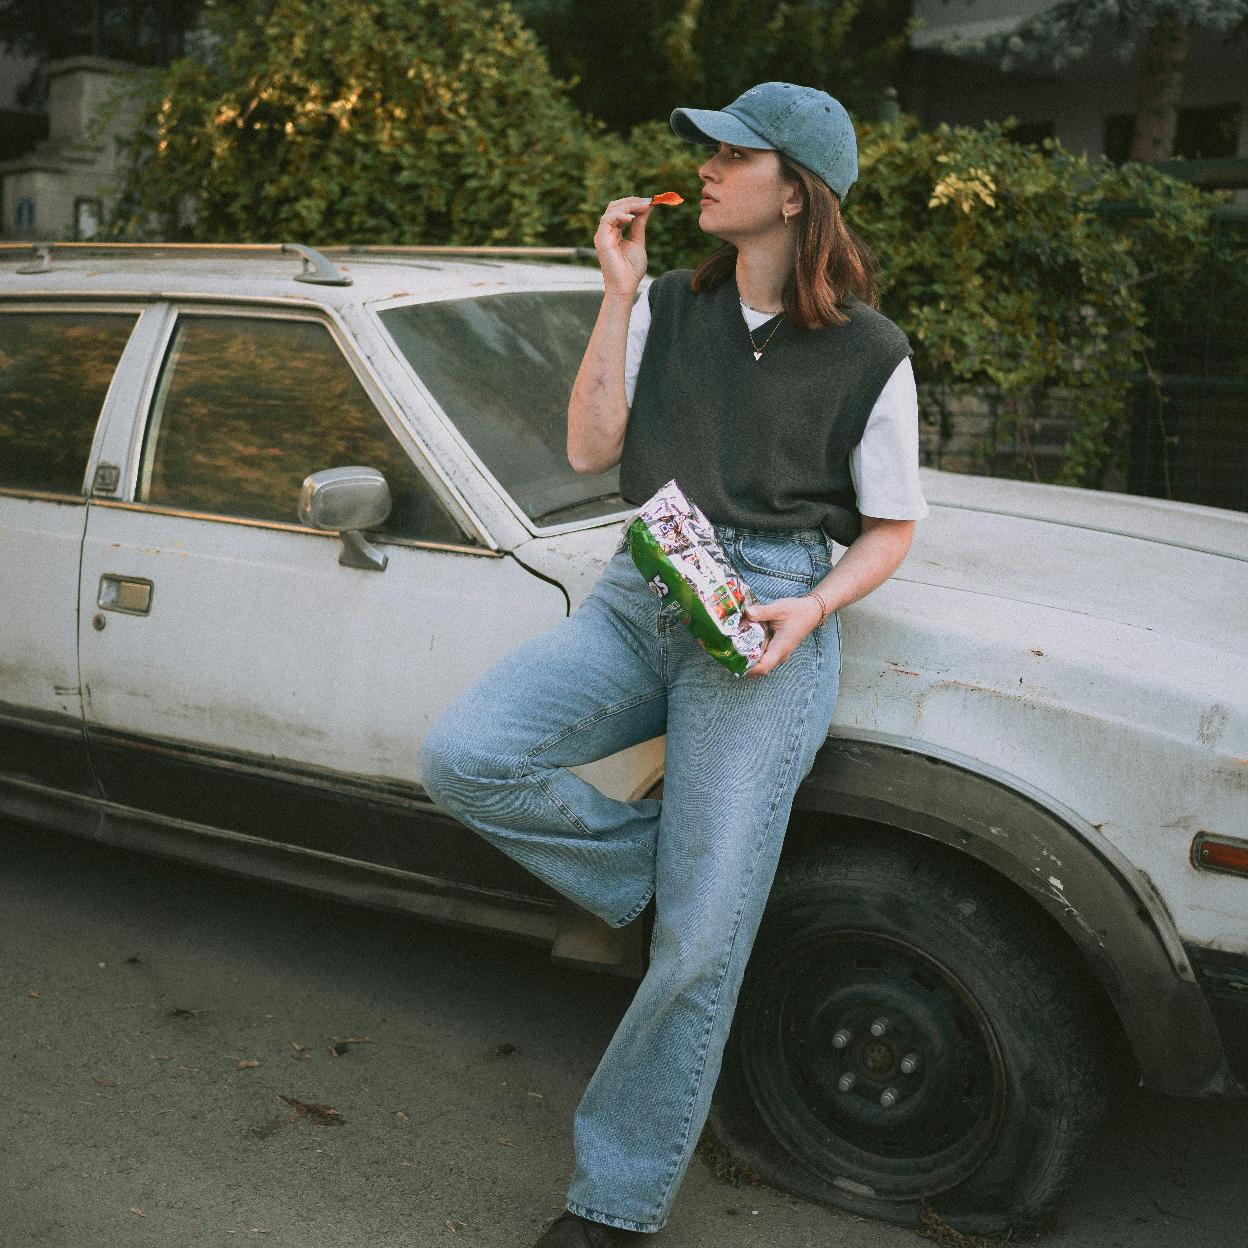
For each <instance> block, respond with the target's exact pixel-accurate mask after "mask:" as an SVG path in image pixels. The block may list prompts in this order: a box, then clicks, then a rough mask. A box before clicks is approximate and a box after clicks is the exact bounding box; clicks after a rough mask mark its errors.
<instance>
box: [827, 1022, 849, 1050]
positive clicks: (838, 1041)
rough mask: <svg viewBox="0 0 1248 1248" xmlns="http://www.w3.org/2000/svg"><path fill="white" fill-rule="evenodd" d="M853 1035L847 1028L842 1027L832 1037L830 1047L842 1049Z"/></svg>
mask: <svg viewBox="0 0 1248 1248" xmlns="http://www.w3.org/2000/svg"><path fill="white" fill-rule="evenodd" d="M853 1038H854V1033H853V1032H852V1031H850V1029H849V1028H848V1027H842V1028H841V1029H840V1031H838V1032H837V1033H836V1035H834V1036H833V1037H832V1047H833V1048H834V1049H843V1048H844V1047H845V1046H846V1045H847V1044H848V1043H849V1042H850V1041H851V1040H852V1039H853Z"/></svg>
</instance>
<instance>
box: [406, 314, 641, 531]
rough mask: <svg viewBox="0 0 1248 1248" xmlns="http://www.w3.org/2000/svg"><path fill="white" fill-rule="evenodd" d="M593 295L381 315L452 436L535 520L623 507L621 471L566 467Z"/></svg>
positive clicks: (563, 518) (590, 326)
mask: <svg viewBox="0 0 1248 1248" xmlns="http://www.w3.org/2000/svg"><path fill="white" fill-rule="evenodd" d="M601 303H602V295H601V293H600V292H596V291H593V290H575V291H531V292H529V291H517V292H513V293H510V294H504V295H483V296H480V297H478V298H473V299H453V300H445V301H440V302H436V303H420V304H409V305H407V306H404V307H397V308H388V309H387V310H386V311H384V312H382V313H381V321H382V324H383V325H384V326H385V328H386V330H387V332H388V333H389V334H390V335H391V337H392V338H393V339H394V342H395V345H396V346H397V347H398V349H399V350H400V351H401V352H402V354H403V356H404V357H405V358H406V359H407V361H408V362H409V363H410V364H411V365H412V367H413V369H415V371H416V373H417V375H418V376H419V377H420V379H421V381H422V382H424V384H425V385H426V386H427V387H428V389H429V392H430V393H431V394H432V395H433V397H434V398H435V399H436V400H437V401H438V404H439V405H440V406H441V408H442V410H443V411H444V412H445V413H446V414H447V416H448V417H449V419H450V420H452V421H453V422H454V423H455V425H456V427H457V428H458V429H459V431H460V433H462V434H463V436H464V437H465V438H466V439H467V441H468V442H469V444H470V445H471V446H472V448H473V449H474V450H475V451H476V453H477V454H478V455H479V456H480V457H481V459H482V461H483V462H484V463H485V465H486V467H487V468H488V469H489V470H490V471H491V472H492V473H493V474H494V476H495V477H496V478H497V479H498V481H499V483H500V484H501V485H502V486H503V488H504V489H506V490H507V492H508V493H509V494H510V495H511V497H512V498H514V499H515V500H516V502H517V503H519V505H520V506H521V507H523V508H524V510H525V512H526V513H527V514H528V516H529V517H530V518H531V519H533V520H537V521H545V520H549V521H551V522H553V523H563V522H564V521H568V520H577V519H584V518H586V517H588V516H594V515H607V514H609V513H611V512H613V511H619V510H622V509H623V508H624V506H625V504H624V502H623V500H622V499H621V498H620V496H619V479H620V474H619V468H618V466H617V467H615V468H612V469H611V470H610V471H609V472H604V473H601V474H599V475H593V476H581V475H580V474H578V473H577V472H575V471H574V470H573V468H572V465H571V464H569V463H568V398H569V396H570V395H571V393H572V383H573V382H574V381H575V380H576V373H577V370H578V369H579V368H580V364H581V357H582V356H583V355H584V354H585V347H586V345H587V343H588V342H589V335H590V333H591V332H592V330H593V327H594V321H595V320H596V318H597V316H598V309H599V307H600V305H601Z"/></svg>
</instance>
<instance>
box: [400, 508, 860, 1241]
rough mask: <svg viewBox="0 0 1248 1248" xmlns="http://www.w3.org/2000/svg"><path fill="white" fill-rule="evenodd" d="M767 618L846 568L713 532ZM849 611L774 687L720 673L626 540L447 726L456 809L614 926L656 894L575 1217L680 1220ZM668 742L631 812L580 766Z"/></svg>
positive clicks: (441, 782) (444, 753) (789, 534)
mask: <svg viewBox="0 0 1248 1248" xmlns="http://www.w3.org/2000/svg"><path fill="white" fill-rule="evenodd" d="M715 529H716V533H717V535H718V536H719V538H720V540H721V542H722V543H723V544H724V547H725V549H726V551H727V553H728V556H729V558H730V559H731V560H732V561H733V563H734V564H735V565H736V567H737V569H738V570H739V571H740V573H741V575H742V576H743V577H744V579H745V580H746V582H747V583H748V584H749V586H750V588H751V589H752V590H753V591H754V592H755V594H756V595H757V596H758V597H759V599H760V600H762V601H763V602H770V601H773V600H774V599H777V598H786V597H795V596H798V595H801V594H804V593H806V592H807V591H808V590H809V589H810V588H811V587H812V586H813V585H814V583H816V582H817V581H818V580H820V579H822V578H823V577H824V576H825V575H826V574H827V572H828V570H829V568H830V567H831V559H830V555H829V548H828V542H827V539H826V538H825V536H824V534H823V533H822V531H821V530H819V529H789V530H784V531H780V532H776V531H767V532H760V531H757V530H750V529H741V528H736V527H732V526H721V525H716V526H715ZM840 643H841V626H840V620H839V618H838V615H837V614H836V613H835V612H833V613H831V614H829V616H828V618H827V620H826V621H825V622H824V624H823V625H822V626H821V627H819V628H816V629H815V631H814V632H812V633H811V634H810V635H809V636H807V637H806V638H805V639H804V640H803V641H802V643H801V645H799V646H798V647H797V649H796V650H795V651H794V652H793V654H792V656H791V657H790V658H789V659H788V661H787V662H785V663H782V664H781V665H780V666H779V667H777V668H776V669H774V670H773V671H771V672H769V673H768V674H767V675H765V676H761V677H743V676H742V677H739V676H735V675H733V674H732V673H731V672H729V671H728V670H727V669H726V668H724V667H722V666H721V665H720V664H719V663H717V662H716V661H715V660H714V659H712V658H711V656H710V655H708V654H707V653H706V652H705V651H704V650H703V649H702V648H701V647H700V646H699V645H698V643H697V642H696V640H695V639H694V638H693V636H692V635H691V634H690V632H689V630H688V628H687V627H686V625H685V624H684V622H683V617H682V613H681V608H680V606H679V604H678V603H676V602H675V601H674V600H673V599H671V598H670V597H669V598H668V599H667V600H665V601H660V600H659V599H658V598H657V597H656V596H655V594H654V593H653V592H652V591H651V590H650V589H649V588H648V587H647V585H646V583H645V580H644V579H643V578H642V576H641V574H640V573H639V572H638V571H637V569H636V567H635V566H634V564H633V562H632V559H631V557H630V556H629V554H628V552H627V550H626V549H625V548H624V541H623V538H622V539H621V543H620V545H619V546H617V548H616V552H615V554H614V555H613V556H612V558H611V560H610V561H609V563H608V564H607V566H606V568H605V569H604V571H603V573H602V575H601V577H600V578H599V580H598V581H597V583H596V584H595V586H594V588H593V589H592V591H591V592H590V594H589V596H588V597H587V598H586V599H585V600H584V601H583V602H582V603H581V604H580V605H579V606H578V607H577V608H576V610H575V611H573V612H572V614H571V615H570V616H569V617H568V618H567V619H564V620H561V621H560V622H559V623H558V624H557V625H555V626H554V627H553V628H551V629H550V630H549V631H547V632H546V633H544V634H542V635H541V636H539V637H536V638H533V639H532V640H530V641H528V642H525V643H524V644H522V645H520V646H519V647H518V648H517V649H515V650H514V651H512V652H511V653H510V654H508V655H506V656H505V657H504V658H503V659H502V660H501V661H499V662H498V663H497V664H495V665H494V667H492V668H491V669H490V670H488V671H487V672H486V673H485V674H484V675H483V676H482V677H481V678H480V679H479V680H478V681H477V682H476V683H475V684H473V685H472V686H471V687H470V688H468V689H466V690H465V691H464V692H463V693H461V694H460V695H459V696H458V697H457V698H456V699H455V701H454V702H452V703H451V705H450V706H449V707H448V708H447V710H446V711H445V713H444V714H443V715H442V716H441V717H440V718H439V719H438V721H437V722H436V723H435V724H434V725H433V727H432V728H431V729H430V731H429V734H428V736H427V738H426V741H425V744H424V747H423V750H422V754H421V772H422V780H423V783H424V785H425V788H426V789H427V791H428V792H429V793H430V795H431V796H432V797H433V798H434V800H435V801H437V802H438V804H439V805H441V806H442V807H443V808H444V809H446V810H447V811H449V812H450V813H452V814H453V815H455V816H456V817H457V818H458V819H460V820H461V821H462V822H464V823H465V824H467V825H468V826H469V827H470V828H472V829H473V830H474V831H476V832H477V833H479V834H480V835H482V836H484V837H486V838H487V839H488V840H489V841H490V842H491V843H493V844H494V845H496V846H497V847H498V848H499V849H501V850H502V851H503V852H504V853H506V854H509V855H510V856H511V857H512V858H514V859H515V860H516V861H517V862H519V863H521V864H522V865H523V866H525V867H526V868H528V869H529V870H530V871H531V872H533V874H534V875H536V876H538V877H539V878H540V879H542V880H544V881H545V882H546V883H547V884H549V885H550V886H551V887H552V888H554V889H555V890H557V891H558V892H560V893H562V894H563V895H564V896H565V897H568V898H570V899H571V900H572V901H574V902H576V903H577V904H578V905H580V906H582V907H584V908H585V909H586V910H589V911H591V912H592V913H594V914H596V915H599V916H600V917H601V918H602V919H604V920H605V921H606V922H607V923H608V924H610V925H611V926H612V927H622V926H624V925H625V924H626V923H628V922H630V921H631V920H632V919H635V918H636V917H637V916H638V915H639V914H640V913H641V912H642V910H643V909H644V908H645V907H646V904H647V902H648V901H649V900H650V898H651V897H652V896H653V897H654V898H655V918H654V929H653V934H652V938H651V944H650V955H651V956H650V963H649V967H648V969H647V971H646V974H645V977H644V979H643V980H642V981H641V984H640V986H639V988H638V989H637V993H636V995H635V997H634V998H633V1001H632V1003H631V1005H630V1006H629V1008H628V1010H627V1012H626V1013H625V1015H624V1017H623V1019H622V1020H621V1022H620V1025H619V1027H618V1029H617V1030H616V1032H615V1035H614V1036H613V1038H612V1040H611V1042H610V1044H609V1045H608V1046H607V1049H606V1052H605V1053H604V1054H603V1057H602V1060H601V1062H600V1064H599V1066H598V1068H597V1070H596V1071H595V1072H594V1075H593V1077H592V1078H591V1080H590V1082H589V1085H588V1087H587V1088H586V1090H585V1093H584V1097H583V1099H582V1100H581V1103H580V1105H579V1106H578V1108H577V1111H576V1118H575V1123H574V1129H573V1135H574V1147H575V1154H576V1166H575V1171H574V1173H573V1176H572V1180H571V1184H570V1187H569V1190H568V1199H567V1207H568V1209H570V1210H572V1211H573V1212H574V1213H578V1214H580V1215H582V1216H583V1217H587V1218H592V1219H594V1220H596V1221H599V1222H605V1223H607V1224H608V1225H611V1226H616V1227H622V1228H624V1229H627V1230H633V1231H657V1230H660V1229H661V1228H662V1227H663V1226H664V1224H665V1223H666V1222H667V1220H668V1217H669V1213H670V1210H671V1207H672V1202H673V1200H674V1199H675V1195H676V1191H677V1188H678V1187H679V1185H680V1182H681V1180H682V1179H683V1178H684V1175H685V1172H686V1170H687V1169H688V1166H689V1162H690V1159H691V1158H692V1155H693V1151H694V1148H695V1146H696V1144H697V1142H698V1138H699V1135H700V1134H701V1130H702V1127H703V1125H704V1123H705V1121H706V1117H707V1114H708V1112H709V1109H710V1102H711V1094H712V1092H713V1091H714V1088H715V1083H716V1080H717V1079H718V1077H719V1071H720V1064H721V1059H722V1055H723V1050H724V1045H725V1043H726V1041H727V1038H728V1031H729V1027H730V1024H731V1021H732V1015H733V1012H734V1010H735V1008H736V1001H737V995H738V991H739V989H740V985H741V981H742V977H743V975H744V973H745V965H746V962H747V960H748V958H749V954H750V949H751V946H752V945H753V942H754V937H755V934H756V933H757V930H758V925H759V922H760V920H761V918H762V914H763V910H764V907H765V905H766V901H767V896H768V893H769V892H770V890H771V886H772V882H773V880H774V877H775V872H776V866H777V863H778V860H779V856H780V848H781V844H782V841H783V839H784V832H785V828H786V825H787V823H788V819H789V813H790V809H791V807H792V803H793V797H794V794H795V792H796V790H797V787H798V784H799V783H800V782H801V780H802V779H803V778H804V777H805V776H806V774H807V773H808V772H809V771H810V769H811V767H812V766H813V764H814V760H815V754H816V752H817V750H818V749H819V747H820V745H821V744H822V743H823V741H824V739H825V736H826V733H827V729H828V725H829V722H830V720H831V719H832V714H833V711H834V709H835V706H836V700H837V693H838V688H839V683H840V672H841V644H840ZM663 733H666V734H667V739H666V742H665V762H664V768H665V774H664V788H663V797H662V799H661V800H660V799H649V798H641V799H637V800H635V801H617V800H615V799H613V798H610V797H607V796H606V795H604V794H603V793H602V792H601V791H599V790H598V789H597V788H595V787H594V786H593V785H591V784H588V783H586V782H585V781H584V780H582V779H580V778H579V777H578V776H576V775H574V774H573V773H572V772H571V771H569V770H568V768H570V767H574V766H576V765H578V764H581V763H587V762H590V761H593V760H596V759H600V758H605V757H607V756H608V755H610V754H614V753H616V752H617V751H619V750H622V749H624V748H626V747H627V746H630V745H634V744H636V743H638V742H640V741H645V740H649V739H650V738H653V737H656V736H659V735H661V734H663Z"/></svg>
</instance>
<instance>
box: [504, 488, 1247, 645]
mask: <svg viewBox="0 0 1248 1248" xmlns="http://www.w3.org/2000/svg"><path fill="white" fill-rule="evenodd" d="M921 477H922V484H923V492H924V496H925V497H926V498H927V500H928V503H929V505H930V514H929V515H928V516H927V517H926V518H925V519H923V520H920V521H919V522H918V524H917V525H916V527H915V536H914V541H913V543H912V545H911V547H910V550H909V551H908V552H907V554H906V558H905V560H904V561H903V563H902V564H901V566H900V567H899V568H898V569H897V571H896V572H895V573H894V574H893V576H894V579H895V580H898V581H912V582H916V581H917V582H920V583H924V584H930V585H939V586H942V587H945V588H948V589H955V590H961V591H963V592H965V593H967V594H975V595H980V596H982V598H983V601H984V609H985V610H986V611H991V610H992V602H993V600H994V599H996V600H1011V601H1016V602H1031V603H1035V604H1036V605H1038V606H1044V607H1048V608H1055V609H1057V610H1062V611H1069V612H1072V613H1075V614H1079V615H1085V616H1091V617H1094V618H1098V619H1105V620H1111V621H1114V622H1115V623H1119V624H1127V625H1131V626H1133V627H1136V628H1141V629H1147V630H1149V631H1152V632H1156V633H1160V634H1162V635H1165V636H1172V637H1177V638H1181V639H1183V640H1185V641H1187V642H1189V643H1195V644H1197V645H1202V646H1206V647H1208V648H1209V649H1212V650H1218V651H1222V652H1225V653H1232V654H1239V655H1245V654H1248V516H1246V515H1244V514H1241V513H1239V512H1234V511H1227V510H1223V509H1221V508H1217V507H1202V506H1197V505H1195V504H1191V503H1173V502H1168V501H1166V500H1163V499H1151V498H1141V497H1137V496H1135V495H1131V494H1115V493H1109V492H1104V491H1095V490H1081V489H1077V488H1071V487H1066V486H1053V485H1043V484H1036V483H1032V482H1025V481H1007V480H1002V479H999V478H992V477H973V476H969V475H966V474H961V473H950V472H940V471H937V470H934V469H923V470H921ZM623 525H624V520H623V519H621V520H616V521H613V522H611V523H610V524H609V525H604V526H599V527H597V528H594V529H582V530H579V531H576V532H568V533H562V534H559V535H557V536H552V537H547V538H536V539H533V540H531V541H529V542H526V543H524V545H522V546H520V547H518V548H517V549H516V551H515V554H516V557H517V558H518V559H520V560H521V562H524V563H526V564H527V565H529V566H531V567H532V568H533V569H534V571H537V572H539V573H541V574H542V575H545V576H549V577H551V578H552V579H554V580H557V581H558V582H559V583H560V584H562V585H563V586H564V588H565V589H566V590H567V591H568V595H569V598H570V600H571V605H572V606H574V607H575V606H576V605H577V603H579V602H580V601H581V599H582V598H584V596H585V595H586V594H588V593H589V591H590V589H591V588H592V586H593V583H594V581H595V580H596V579H597V577H598V575H599V574H600V573H601V571H602V568H603V567H604V566H605V565H606V562H607V560H608V559H609V558H610V557H611V553H612V551H613V550H614V549H615V545H616V543H617V542H618V540H619V537H620V534H621V532H622V530H623ZM838 550H840V548H838ZM841 553H843V550H842V551H841ZM838 557H839V556H838ZM848 609H849V610H851V611H852V610H853V604H851V605H850V607H849V608H848Z"/></svg>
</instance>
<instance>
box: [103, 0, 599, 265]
mask: <svg viewBox="0 0 1248 1248" xmlns="http://www.w3.org/2000/svg"><path fill="white" fill-rule="evenodd" d="M205 18H206V24H207V27H208V31H209V34H210V37H211V39H212V40H213V41H214V42H215V46H214V47H213V50H212V52H211V53H210V54H207V55H201V56H199V57H196V58H185V59H182V60H179V61H176V62H175V63H174V64H173V65H172V66H171V67H170V68H169V70H168V72H167V73H166V74H165V75H164V76H163V78H162V79H161V80H160V81H159V83H158V85H157V90H156V91H155V92H154V94H153V97H152V99H151V102H150V105H149V107H148V109H147V116H146V121H147V125H146V127H145V128H144V130H143V131H141V132H140V134H139V135H138V136H137V137H136V144H135V148H134V151H133V156H132V162H131V165H130V170H129V175H128V177H127V180H126V185H125V188H124V192H123V195H122V197H121V203H120V208H119V211H118V213H117V214H116V216H115V218H114V220H113V222H112V224H111V230H112V232H114V233H116V234H128V235H134V234H142V233H151V232H155V233H158V234H159V235H160V236H161V237H163V238H165V239H167V240H183V239H197V240H200V241H217V240H266V241H268V240H274V239H288V238H289V239H298V240H317V241H320V242H322V243H331V242H336V243H410V242H451V241H454V242H457V243H480V244H484V243H497V242H504V241H505V242H508V243H517V244H530V243H538V242H544V241H548V240H549V238H550V236H551V233H552V231H555V230H559V229H560V227H561V226H562V225H563V223H564V221H565V219H566V216H567V212H568V209H567V199H568V197H569V195H571V198H572V200H573V203H574V204H576V205H578V206H579V202H580V190H581V184H582V180H583V169H584V166H585V163H586V159H587V154H588V151H589V149H590V147H591V146H592V142H593V138H594V136H595V134H597V133H598V132H599V131H600V127H596V126H594V125H593V124H592V123H591V122H589V121H587V120H586V119H585V118H583V117H582V116H581V115H580V114H579V113H578V112H577V111H576V109H574V108H573V107H572V105H571V104H570V103H569V102H568V101H567V98H566V92H565V91H564V89H563V85H562V84H561V83H559V82H558V81H557V80H556V79H554V78H553V77H552V75H551V73H550V70H549V67H548V66H547V63H546V59H545V56H544V55H543V53H542V51H541V49H540V48H539V46H538V44H537V42H536V39H535V38H534V36H533V35H532V33H531V32H530V31H528V30H527V29H526V28H525V27H524V26H523V25H522V24H521V22H520V20H519V19H518V18H517V16H516V15H515V13H514V11H513V10H512V9H511V8H510V7H509V6H507V5H500V6H499V7H498V8H496V9H493V10H488V11H485V12H483V11H482V10H481V9H480V7H479V6H478V5H476V4H474V3H472V0H436V2H433V0H425V2H423V3H414V2H413V0H215V3H214V2H211V0H210V3H208V4H207V5H206V7H205ZM563 232H565V233H566V230H565V231H563Z"/></svg>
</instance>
